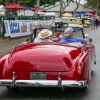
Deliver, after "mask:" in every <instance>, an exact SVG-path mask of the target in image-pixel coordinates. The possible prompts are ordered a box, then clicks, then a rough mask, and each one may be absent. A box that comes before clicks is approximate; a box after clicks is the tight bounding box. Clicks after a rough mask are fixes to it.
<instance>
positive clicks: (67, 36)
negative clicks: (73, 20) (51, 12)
mask: <svg viewBox="0 0 100 100" xmlns="http://www.w3.org/2000/svg"><path fill="white" fill-rule="evenodd" d="M73 32H74V30H73V29H72V28H67V29H65V31H64V35H65V37H64V38H63V39H61V40H60V42H68V43H71V42H81V43H82V44H83V43H85V42H87V40H86V39H83V38H74V37H73V36H74V33H73Z"/></svg>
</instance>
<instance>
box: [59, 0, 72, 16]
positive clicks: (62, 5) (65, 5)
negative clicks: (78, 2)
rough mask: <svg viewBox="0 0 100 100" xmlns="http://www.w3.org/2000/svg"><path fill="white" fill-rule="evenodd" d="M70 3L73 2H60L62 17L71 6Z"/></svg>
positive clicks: (61, 0)
mask: <svg viewBox="0 0 100 100" xmlns="http://www.w3.org/2000/svg"><path fill="white" fill-rule="evenodd" d="M70 2H71V0H70V1H68V2H64V1H63V0H60V7H61V8H60V17H62V16H63V13H64V11H65V9H66V7H67V6H69V4H70ZM66 3H67V4H66Z"/></svg>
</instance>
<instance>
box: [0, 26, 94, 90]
mask: <svg viewBox="0 0 100 100" xmlns="http://www.w3.org/2000/svg"><path fill="white" fill-rule="evenodd" d="M70 27H73V28H74V30H76V32H75V33H74V36H75V37H79V38H89V36H88V34H85V33H84V28H83V27H82V26H81V27H80V26H79V25H78V26H75V25H74V26H70ZM54 28H58V27H52V28H51V30H54ZM60 28H62V27H59V29H60ZM41 29H43V28H37V29H35V31H34V35H31V38H30V40H29V41H27V42H23V43H21V44H19V45H18V46H16V47H15V48H14V50H13V51H12V52H8V53H6V54H4V55H3V56H1V57H0V86H6V87H7V89H8V90H16V89H19V87H58V88H61V89H64V88H66V87H73V88H81V89H83V90H86V89H87V87H88V84H90V82H91V79H92V75H91V74H92V72H93V67H94V64H96V53H95V46H94V45H93V44H92V41H90V42H89V43H84V44H81V43H76V42H73V43H61V42H59V39H58V38H57V37H56V36H55V33H56V32H54V31H53V32H54V34H53V35H52V37H51V38H52V40H53V41H54V42H53V43H34V38H35V37H36V31H37V30H41ZM62 34H63V32H62ZM90 40H92V39H90Z"/></svg>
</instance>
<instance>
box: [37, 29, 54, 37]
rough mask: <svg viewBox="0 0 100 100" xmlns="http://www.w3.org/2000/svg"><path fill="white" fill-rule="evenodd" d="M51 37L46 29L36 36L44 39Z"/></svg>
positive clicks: (50, 33)
mask: <svg viewBox="0 0 100 100" xmlns="http://www.w3.org/2000/svg"><path fill="white" fill-rule="evenodd" d="M51 35H52V32H51V31H48V30H47V29H43V30H42V31H40V33H39V34H38V37H39V38H46V37H49V36H51Z"/></svg>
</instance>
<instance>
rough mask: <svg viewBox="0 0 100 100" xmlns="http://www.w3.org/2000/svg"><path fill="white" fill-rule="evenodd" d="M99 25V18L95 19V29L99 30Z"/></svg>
mask: <svg viewBox="0 0 100 100" xmlns="http://www.w3.org/2000/svg"><path fill="white" fill-rule="evenodd" d="M98 25H99V21H98V17H96V18H95V22H94V29H95V28H96V29H97V28H98Z"/></svg>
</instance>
